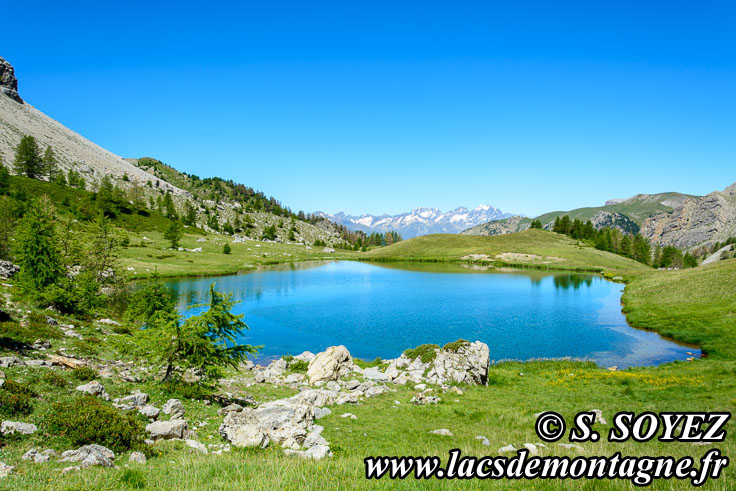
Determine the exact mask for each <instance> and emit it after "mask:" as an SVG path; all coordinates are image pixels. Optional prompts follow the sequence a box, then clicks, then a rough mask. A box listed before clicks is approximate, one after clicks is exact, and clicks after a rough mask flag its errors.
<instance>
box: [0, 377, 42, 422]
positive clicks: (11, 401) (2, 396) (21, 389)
mask: <svg viewBox="0 0 736 491" xmlns="http://www.w3.org/2000/svg"><path fill="white" fill-rule="evenodd" d="M35 395H36V393H35V392H33V389H31V387H29V386H28V385H26V384H22V383H20V382H15V381H13V380H6V381H5V383H4V384H3V386H2V387H0V414H3V415H5V416H14V415H16V414H30V413H32V412H33V397H34V396H35Z"/></svg>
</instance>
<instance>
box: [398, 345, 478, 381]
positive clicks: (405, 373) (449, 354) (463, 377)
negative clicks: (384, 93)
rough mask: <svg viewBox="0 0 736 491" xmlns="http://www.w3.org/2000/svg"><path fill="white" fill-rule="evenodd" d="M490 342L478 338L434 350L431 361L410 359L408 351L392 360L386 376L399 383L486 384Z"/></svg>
mask: <svg viewBox="0 0 736 491" xmlns="http://www.w3.org/2000/svg"><path fill="white" fill-rule="evenodd" d="M489 355H490V350H489V349H488V345H487V344H485V343H481V342H480V341H475V342H473V343H469V342H465V343H464V344H463V343H460V344H459V345H458V346H457V348H456V349H435V357H434V359H433V360H432V361H428V362H422V360H421V358H420V357H417V358H414V359H410V358H408V357H407V356H406V355H405V354H403V355H401V356H400V357H399V358H396V359H394V360H389V364H388V367H387V368H386V370H385V372H384V373H385V375H386V376H387V378H388V380H390V381H391V382H393V383H397V384H405V383H408V382H414V383H419V382H429V383H431V384H436V385H444V384H450V383H453V382H456V383H463V384H470V385H485V384H486V382H487V381H488V368H489V366H490V357H489Z"/></svg>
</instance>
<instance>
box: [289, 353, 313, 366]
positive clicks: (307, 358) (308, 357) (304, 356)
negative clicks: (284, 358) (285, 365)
mask: <svg viewBox="0 0 736 491" xmlns="http://www.w3.org/2000/svg"><path fill="white" fill-rule="evenodd" d="M314 356H315V355H314V353H312V352H311V351H305V352H303V353H302V354H300V355H297V356H295V357H294V359H295V360H300V361H306V362H307V363H309V362H310V361H312V359H313V358H314Z"/></svg>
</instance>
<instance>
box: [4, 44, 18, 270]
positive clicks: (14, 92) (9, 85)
mask: <svg viewBox="0 0 736 491" xmlns="http://www.w3.org/2000/svg"><path fill="white" fill-rule="evenodd" d="M0 92H2V93H3V94H5V95H6V96H8V97H10V98H11V99H13V100H14V101H15V102H18V103H20V104H23V99H21V98H20V95H19V94H18V79H17V78H16V77H15V69H14V68H13V65H11V64H10V63H8V62H7V61H5V59H4V58H3V57H1V56H0ZM3 262H5V261H3Z"/></svg>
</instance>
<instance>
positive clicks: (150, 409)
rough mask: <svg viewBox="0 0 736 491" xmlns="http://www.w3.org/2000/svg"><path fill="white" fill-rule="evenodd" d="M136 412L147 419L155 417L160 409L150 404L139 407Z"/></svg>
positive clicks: (159, 412)
mask: <svg viewBox="0 0 736 491" xmlns="http://www.w3.org/2000/svg"><path fill="white" fill-rule="evenodd" d="M138 412H139V413H141V414H142V415H143V416H145V417H146V418H148V419H157V418H158V415H159V414H161V410H160V409H159V408H157V407H156V406H152V405H151V404H146V405H145V406H141V407H139V408H138Z"/></svg>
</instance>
